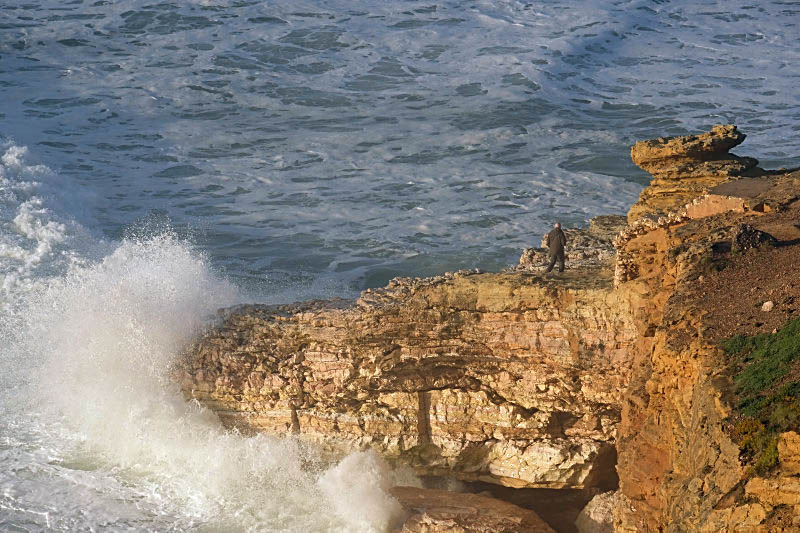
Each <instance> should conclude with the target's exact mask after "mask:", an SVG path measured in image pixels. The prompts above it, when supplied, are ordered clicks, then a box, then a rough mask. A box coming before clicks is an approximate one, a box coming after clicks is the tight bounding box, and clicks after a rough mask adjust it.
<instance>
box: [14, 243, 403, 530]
mask: <svg viewBox="0 0 800 533" xmlns="http://www.w3.org/2000/svg"><path fill="white" fill-rule="evenodd" d="M237 298H238V295H237V291H236V290H235V288H234V287H232V286H231V285H230V284H228V283H227V282H225V281H223V280H220V279H219V278H217V277H216V276H215V275H214V274H213V272H212V271H211V270H210V269H209V268H208V266H207V263H206V261H205V260H204V258H202V257H200V256H198V254H197V253H196V252H194V251H193V250H192V248H191V247H190V246H188V245H187V244H186V243H183V242H181V241H179V240H177V239H176V238H175V237H174V236H172V235H169V234H163V235H158V236H154V237H151V238H149V239H145V240H141V241H133V240H128V241H123V242H122V243H121V244H120V245H119V246H118V247H117V249H116V250H115V251H114V252H113V253H111V254H110V255H108V256H107V257H105V258H104V259H103V260H102V261H99V262H97V263H95V264H91V265H84V266H75V267H73V268H72V269H71V270H70V272H69V273H68V274H67V275H65V276H63V277H58V278H54V279H51V280H49V282H48V283H47V284H46V285H44V286H43V287H41V288H40V289H39V290H37V291H34V292H33V293H31V295H30V301H29V302H28V305H27V307H26V310H25V312H24V317H23V318H24V320H23V322H24V329H25V334H24V335H23V340H22V341H21V342H20V343H18V345H17V346H16V347H15V349H16V350H18V351H20V352H24V357H23V358H18V360H22V359H24V360H25V361H26V363H27V364H28V365H30V366H31V368H36V370H35V372H36V374H37V380H36V382H35V383H36V389H37V391H36V397H38V399H39V405H40V406H41V409H42V410H43V415H42V417H41V420H40V423H41V424H43V425H44V424H46V425H48V426H49V427H50V428H51V429H50V431H51V432H54V433H58V439H59V440H62V441H63V442H65V443H67V444H68V448H69V451H68V452H67V453H66V454H65V455H66V456H67V458H66V460H67V461H76V460H78V459H77V458H80V461H81V462H82V463H84V464H85V463H88V464H85V466H84V467H85V468H90V469H98V468H99V469H106V470H109V471H111V472H113V473H114V476H115V477H118V478H119V479H121V480H122V481H123V482H124V483H126V484H130V485H131V486H133V487H135V490H137V491H138V492H139V497H140V498H143V499H144V501H145V502H146V503H147V505H148V506H150V507H152V508H154V509H155V510H156V512H157V513H159V514H162V515H164V516H172V517H177V518H174V520H175V524H176V527H178V528H179V529H188V528H195V527H199V526H201V525H202V526H208V527H212V528H224V529H233V530H242V531H247V530H276V531H328V530H337V531H352V532H373V531H374V532H378V531H385V530H386V529H387V528H388V527H389V525H390V524H391V523H393V521H394V520H396V519H397V517H398V516H399V515H400V514H401V511H400V508H399V505H398V504H397V502H396V501H394V500H393V499H392V498H391V497H390V496H389V495H387V493H386V492H385V491H386V489H387V488H388V486H389V485H390V483H389V481H388V480H389V477H388V476H389V472H388V469H387V468H386V466H385V465H384V464H383V463H382V461H381V460H380V458H379V457H377V456H376V455H375V454H374V453H356V454H354V455H353V456H350V457H347V458H345V459H344V460H343V461H342V463H340V464H339V465H335V466H333V467H332V468H331V469H330V470H328V471H327V472H325V465H324V463H323V462H322V460H321V459H320V458H319V456H318V455H317V454H316V452H315V451H314V449H313V448H312V447H311V446H309V445H307V444H304V443H302V442H300V441H298V440H296V439H292V438H276V437H269V436H265V435H259V436H255V437H244V436H242V435H239V434H238V433H236V432H230V431H226V430H225V429H224V428H222V427H221V425H220V424H219V422H218V420H217V418H216V416H214V415H213V414H211V413H210V412H209V411H207V410H205V409H203V408H202V407H200V406H199V405H197V404H196V403H194V402H187V401H185V400H184V398H183V397H182V396H181V394H180V393H179V391H178V389H177V386H176V385H175V384H174V383H173V382H172V381H171V379H170V377H169V374H170V371H171V369H172V368H173V366H174V364H175V363H176V361H177V358H178V357H179V354H180V353H181V351H182V350H183V349H184V348H185V347H186V345H187V343H189V342H191V340H192V339H193V338H194V337H195V336H196V335H197V334H199V333H200V331H201V330H202V328H203V327H204V326H205V325H207V323H208V320H209V317H213V313H214V311H215V310H216V309H217V308H218V307H220V306H225V305H231V304H233V303H235V302H236V301H237ZM70 457H71V459H70ZM344 497H351V500H350V501H355V502H358V503H359V505H358V506H357V507H354V506H352V504H348V503H347V501H346V500H344V499H343V498H344Z"/></svg>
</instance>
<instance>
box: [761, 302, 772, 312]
mask: <svg viewBox="0 0 800 533" xmlns="http://www.w3.org/2000/svg"><path fill="white" fill-rule="evenodd" d="M774 307H775V302H773V301H772V300H767V301H766V302H764V303H763V304H762V305H761V310H762V311H764V312H765V313H769V312H770V311H772V309H773V308H774Z"/></svg>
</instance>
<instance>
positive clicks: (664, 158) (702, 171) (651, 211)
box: [628, 125, 762, 222]
mask: <svg viewBox="0 0 800 533" xmlns="http://www.w3.org/2000/svg"><path fill="white" fill-rule="evenodd" d="M744 139H745V135H744V134H743V133H741V132H739V131H738V130H737V129H736V126H733V125H726V126H714V128H713V129H712V130H711V131H710V132H707V133H703V134H701V135H687V136H683V137H661V138H658V139H654V140H650V141H641V142H638V143H636V144H635V145H634V146H633V148H631V159H633V162H634V163H636V164H637V165H638V166H639V167H641V168H642V169H644V170H645V171H647V172H649V173H650V174H652V175H653V180H652V181H651V183H650V186H649V187H647V188H645V189H644V190H643V191H642V193H641V195H640V196H639V201H638V202H636V203H635V204H634V205H633V206H632V207H631V209H630V211H629V212H628V221H629V222H635V221H636V220H638V219H640V218H642V217H644V216H660V215H663V214H665V213H667V212H669V211H671V210H674V209H676V208H679V207H681V206H683V205H685V204H686V203H688V202H689V201H691V200H692V199H694V198H696V197H698V196H701V195H703V194H704V193H706V192H708V190H709V189H711V188H712V187H714V186H716V185H719V184H720V183H723V182H725V181H728V180H729V179H731V178H732V177H736V176H744V175H759V174H761V173H762V171H761V170H760V169H758V168H757V167H756V165H758V161H757V160H756V159H753V158H751V157H738V156H735V155H732V154H729V153H728V151H729V150H730V149H731V148H733V147H734V146H737V145H738V144H740V143H742V142H743V141H744Z"/></svg>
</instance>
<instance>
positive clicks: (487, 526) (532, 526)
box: [391, 487, 554, 533]
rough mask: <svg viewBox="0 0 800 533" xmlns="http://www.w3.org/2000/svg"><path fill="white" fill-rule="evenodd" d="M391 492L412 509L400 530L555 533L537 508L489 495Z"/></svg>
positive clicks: (411, 532) (401, 489)
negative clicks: (538, 513) (525, 506)
mask: <svg viewBox="0 0 800 533" xmlns="http://www.w3.org/2000/svg"><path fill="white" fill-rule="evenodd" d="M391 494H392V495H393V496H394V497H395V498H397V499H398V500H399V501H400V504H401V505H402V506H403V508H405V509H406V510H407V511H408V512H409V513H411V516H410V517H409V518H408V519H407V520H406V522H405V523H404V524H403V527H402V529H399V530H397V532H398V533H440V532H441V533H451V532H453V533H508V532H512V531H513V532H520V533H521V532H527V533H554V530H553V529H552V528H551V527H550V526H548V525H547V524H546V523H545V522H544V521H543V520H542V519H541V518H539V516H538V515H537V514H536V513H535V512H533V511H529V510H527V509H523V508H522V507H517V506H516V505H513V504H510V503H506V502H503V501H501V500H497V499H495V498H491V497H488V496H483V495H478V494H466V493H455V492H448V491H444V490H434V489H418V488H413V487H395V488H393V489H392V490H391Z"/></svg>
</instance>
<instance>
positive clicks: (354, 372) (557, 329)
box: [183, 269, 637, 488]
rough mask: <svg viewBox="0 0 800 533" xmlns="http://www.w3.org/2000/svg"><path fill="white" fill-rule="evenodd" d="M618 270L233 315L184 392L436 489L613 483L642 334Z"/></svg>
mask: <svg viewBox="0 0 800 533" xmlns="http://www.w3.org/2000/svg"><path fill="white" fill-rule="evenodd" d="M630 307H631V302H629V301H628V300H626V299H625V298H624V297H622V296H621V294H620V293H617V292H614V291H613V290H612V284H611V275H610V270H609V269H605V270H601V269H594V270H584V271H573V272H571V273H570V275H569V276H565V277H564V278H562V279H545V278H543V277H542V276H539V275H529V274H511V273H509V274H474V273H457V274H454V275H448V276H442V277H441V278H438V279H429V280H395V281H394V282H392V283H391V284H390V285H389V287H387V288H386V289H382V290H376V291H367V292H366V293H365V294H364V295H363V296H362V298H361V299H360V300H359V301H358V302H356V303H354V304H352V305H342V303H341V302H338V303H337V304H336V305H332V304H331V303H329V302H319V303H313V304H309V305H308V306H301V307H294V306H283V307H274V308H269V307H260V306H249V307H244V308H239V309H234V310H230V311H228V312H227V314H226V318H225V322H224V325H223V326H222V327H220V328H218V329H217V330H215V331H212V332H210V333H209V334H207V335H206V336H205V337H204V338H203V339H202V340H201V341H200V342H199V343H198V345H197V347H196V349H195V351H194V353H193V357H192V359H191V360H190V361H189V363H188V364H187V366H186V367H185V373H184V376H183V387H184V390H186V391H187V392H189V393H190V394H191V395H192V396H193V397H195V398H197V399H198V400H200V401H201V402H203V403H205V404H207V405H209V406H211V407H212V408H213V409H214V410H216V411H217V412H218V414H219V415H220V417H221V418H222V419H223V420H224V421H225V422H227V423H229V424H231V425H234V426H237V427H240V428H249V429H252V430H259V431H269V432H274V433H297V434H300V435H303V436H304V437H307V438H309V439H313V440H316V441H319V442H323V443H324V444H326V445H327V446H330V447H333V448H341V449H352V448H358V447H364V446H370V447H373V448H376V449H378V450H379V451H380V452H381V453H382V454H383V455H384V456H386V457H387V458H390V459H393V460H396V461H399V462H402V463H405V464H408V465H412V466H414V467H416V468H417V470H418V472H420V473H421V474H427V475H436V474H447V475H454V476H456V477H458V478H461V479H464V480H482V481H489V482H493V483H498V484H502V485H506V486H511V487H539V488H564V487H569V488H584V487H593V486H609V485H616V473H615V470H614V465H615V464H616V451H615V446H614V435H615V433H616V427H617V425H618V423H619V420H620V416H621V414H620V408H619V406H620V405H621V399H622V394H623V391H624V390H625V389H626V387H627V376H628V375H629V374H630V359H629V353H630V345H631V343H632V342H634V340H635V338H636V336H637V331H636V330H635V327H634V325H633V321H632V319H631V314H630V312H629V309H630Z"/></svg>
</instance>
